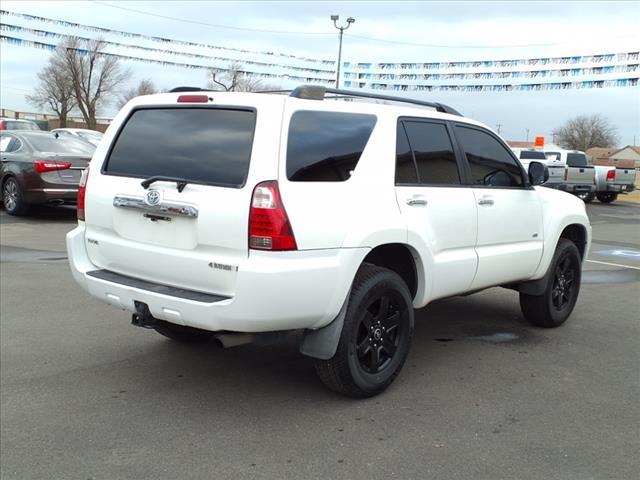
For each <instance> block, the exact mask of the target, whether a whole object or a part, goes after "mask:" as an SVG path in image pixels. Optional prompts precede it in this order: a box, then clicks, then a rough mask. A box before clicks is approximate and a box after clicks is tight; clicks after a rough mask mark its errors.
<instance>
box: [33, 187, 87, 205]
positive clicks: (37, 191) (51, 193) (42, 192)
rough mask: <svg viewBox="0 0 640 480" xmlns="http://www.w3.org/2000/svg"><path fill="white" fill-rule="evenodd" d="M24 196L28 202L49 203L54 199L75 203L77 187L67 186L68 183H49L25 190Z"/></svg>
mask: <svg viewBox="0 0 640 480" xmlns="http://www.w3.org/2000/svg"><path fill="white" fill-rule="evenodd" d="M24 197H25V200H26V202H27V203H30V204H40V203H50V202H55V201H63V202H64V203H76V202H77V199H78V187H73V186H71V187H69V186H68V185H64V186H58V185H50V186H47V187H44V188H34V189H31V190H27V191H26V192H25V193H24Z"/></svg>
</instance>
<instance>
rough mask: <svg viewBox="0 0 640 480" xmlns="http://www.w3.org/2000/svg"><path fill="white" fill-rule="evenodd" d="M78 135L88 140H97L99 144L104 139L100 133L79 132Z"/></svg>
mask: <svg viewBox="0 0 640 480" xmlns="http://www.w3.org/2000/svg"><path fill="white" fill-rule="evenodd" d="M78 135H80V136H81V137H82V138H86V139H87V140H95V141H97V142H99V141H100V140H101V139H102V133H100V132H78Z"/></svg>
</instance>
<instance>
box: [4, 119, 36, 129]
mask: <svg viewBox="0 0 640 480" xmlns="http://www.w3.org/2000/svg"><path fill="white" fill-rule="evenodd" d="M0 130H40V127H39V126H38V124H37V123H36V122H32V121H31V120H22V119H16V118H0Z"/></svg>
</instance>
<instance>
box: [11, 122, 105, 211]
mask: <svg viewBox="0 0 640 480" xmlns="http://www.w3.org/2000/svg"><path fill="white" fill-rule="evenodd" d="M94 151H95V147H94V146H93V145H91V144H89V143H87V142H84V141H82V140H76V139H73V138H62V137H60V138H59V137H57V136H56V135H54V134H52V133H50V132H43V131H37V132H36V131H2V132H0V153H1V154H2V169H1V170H0V184H1V185H2V201H3V204H4V208H5V209H6V211H7V213H8V214H10V215H22V214H24V213H26V212H27V210H28V209H29V206H30V205H34V204H54V205H60V204H62V203H75V202H76V197H77V194H78V183H79V181H80V176H81V174H82V170H84V169H85V168H86V167H87V165H88V164H89V160H91V155H93V152H94Z"/></svg>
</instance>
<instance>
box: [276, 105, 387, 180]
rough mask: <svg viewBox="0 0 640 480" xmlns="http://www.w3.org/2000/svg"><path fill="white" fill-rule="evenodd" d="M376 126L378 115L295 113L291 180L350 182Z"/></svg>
mask: <svg viewBox="0 0 640 480" xmlns="http://www.w3.org/2000/svg"><path fill="white" fill-rule="evenodd" d="M375 124H376V117H375V116H374V115H364V114H358V113H341V112H319V111H299V112H295V113H294V114H293V115H292V116H291V124H290V125H289V139H288V142H287V178H288V179H289V180H291V181H293V182H344V181H345V180H349V178H350V177H351V174H352V173H353V171H354V170H355V168H356V166H357V165H358V161H359V160H360V156H361V155H362V151H363V150H364V147H365V146H366V145H367V142H368V141H369V137H370V136H371V132H372V131H373V127H374V125H375Z"/></svg>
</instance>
